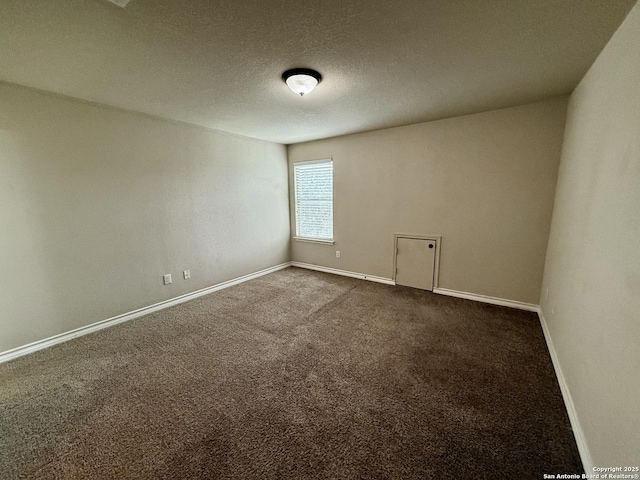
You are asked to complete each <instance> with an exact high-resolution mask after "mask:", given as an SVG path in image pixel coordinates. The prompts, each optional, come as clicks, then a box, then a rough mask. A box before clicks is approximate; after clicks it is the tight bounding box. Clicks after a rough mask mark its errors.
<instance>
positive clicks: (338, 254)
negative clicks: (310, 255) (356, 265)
mask: <svg viewBox="0 0 640 480" xmlns="http://www.w3.org/2000/svg"><path fill="white" fill-rule="evenodd" d="M336 258H340V250H336Z"/></svg>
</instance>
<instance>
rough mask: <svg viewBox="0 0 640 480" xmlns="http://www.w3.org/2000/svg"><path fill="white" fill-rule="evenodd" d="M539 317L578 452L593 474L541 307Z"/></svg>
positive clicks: (587, 449)
mask: <svg viewBox="0 0 640 480" xmlns="http://www.w3.org/2000/svg"><path fill="white" fill-rule="evenodd" d="M538 317H539V318H540V325H541V326H542V331H543V332H544V339H545V340H546V342H547V349H548V350H549V354H550V355H551V361H552V362H553V368H554V370H555V371H556V377H557V378H558V384H559V385H560V391H561V392H562V398H563V399H564V405H565V408H566V409H567V414H568V415H569V421H570V422H571V428H572V429H573V436H574V437H575V439H576V444H577V445H578V452H579V453H580V459H581V460H582V466H583V468H584V471H585V473H587V474H593V467H594V465H593V459H592V458H591V452H589V446H588V445H587V439H586V437H585V436H584V432H583V431H582V427H581V426H580V421H579V420H578V413H577V412H576V407H575V404H574V403H573V398H572V397H571V392H570V391H569V386H568V385H567V381H566V380H565V378H564V374H563V373H562V368H561V367H560V361H559V360H558V355H557V353H556V349H555V347H554V346H553V340H551V332H549V327H548V326H547V321H546V320H545V318H544V315H543V313H542V309H541V308H538Z"/></svg>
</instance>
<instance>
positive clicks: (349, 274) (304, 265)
mask: <svg viewBox="0 0 640 480" xmlns="http://www.w3.org/2000/svg"><path fill="white" fill-rule="evenodd" d="M291 266H292V267H298V268H306V269H307V270H317V271H318V272H325V273H333V274H334V275H342V276H343V277H352V278H359V279H361V280H369V281H370V282H377V283H384V284H386V285H395V284H396V282H394V281H393V280H392V279H390V278H385V277H377V276H375V275H367V274H366V273H356V272H349V271H347V270H340V269H337V268H329V267H321V266H320V265H312V264H311V263H302V262H291Z"/></svg>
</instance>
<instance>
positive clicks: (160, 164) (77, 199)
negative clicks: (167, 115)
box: [0, 83, 289, 352]
mask: <svg viewBox="0 0 640 480" xmlns="http://www.w3.org/2000/svg"><path fill="white" fill-rule="evenodd" d="M287 190H288V185H287V161H286V148H285V147H284V146H282V145H277V144H273V143H267V142H262V141H257V140H251V139H247V138H243V137H238V136H233V135H228V134H222V133H218V132H213V131H208V130H205V129H203V128H199V127H192V126H187V125H182V124H176V123H171V122H166V121H162V120H158V119H154V118H151V117H148V116H144V115H140V114H135V113H127V112H124V111H119V110H115V109H111V108H103V107H99V106H95V105H90V104H87V103H82V102H79V101H75V100H70V99H67V98H63V97H57V96H53V95H49V94H44V93H41V92H37V91H35V90H31V89H27V88H23V87H18V86H14V85H9V84H3V83H0V352H1V351H5V350H8V349H10V348H13V347H17V346H20V345H24V344H26V343H29V342H32V341H35V340H39V339H43V338H46V337H49V336H51V335H54V334H58V333H61V332H65V331H68V330H70V329H73V328H76V327H80V326H83V325H87V324H90V323H93V322H96V321H99V320H103V319H106V318H109V317H111V316H114V315H117V314H121V313H124V312H128V311H131V310H134V309H136V308H140V307H144V306H148V305H151V304H154V303H156V302H159V301H162V300H165V299H168V298H172V297H175V296H178V295H181V294H184V293H187V292H191V291H194V290H197V289H200V288H204V287H207V286H210V285H213V284H216V283H219V282H221V281H224V280H228V279H231V278H235V277H238V276H241V275H244V274H247V273H251V272H255V271H257V270H260V269H263V268H266V267H270V266H273V265H276V264H280V263H282V262H286V261H288V260H289V217H288V215H289V211H288V193H287ZM184 269H190V270H191V275H192V278H191V279H190V280H183V279H182V274H181V272H182V270H184ZM165 273H171V274H172V275H173V279H174V283H173V284H172V285H169V286H164V285H163V284H162V275H163V274H165Z"/></svg>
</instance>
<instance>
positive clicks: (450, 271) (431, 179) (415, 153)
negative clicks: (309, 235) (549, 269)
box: [289, 97, 567, 304]
mask: <svg viewBox="0 0 640 480" xmlns="http://www.w3.org/2000/svg"><path fill="white" fill-rule="evenodd" d="M566 101H567V100H566V98H565V97H562V98H556V99H552V100H548V101H545V102H540V103H535V104H530V105H524V106H519V107H514V108H506V109H503V110H495V111H491V112H486V113H480V114H476V115H469V116H464V117H457V118H451V119H447V120H441V121H436V122H428V123H421V124H417V125H411V126H406V127H399V128H392V129H387V130H379V131H375V132H370V133H365V134H359V135H350V136H345V137H338V138H333V139H328V140H320V141H315V142H309V143H303V144H296V145H291V146H289V163H290V175H291V174H292V168H293V167H292V163H293V162H295V161H301V160H310V159H316V158H327V157H332V158H333V160H334V190H335V191H334V205H335V207H334V209H335V211H334V236H335V245H334V246H331V245H319V244H312V243H302V242H297V241H293V242H292V247H291V248H292V259H293V260H294V261H299V262H305V263H311V264H316V265H322V266H326V267H332V268H338V269H342V270H348V271H353V272H357V273H364V274H369V275H377V276H380V277H387V278H391V277H393V234H394V233H397V232H399V233H413V234H431V235H442V250H441V252H442V253H441V262H440V287H441V288H449V289H453V290H459V291H463V292H470V293H476V294H482V295H489V296H493V297H499V298H505V299H509V300H516V301H521V302H526V303H534V304H538V301H539V295H540V285H541V281H542V273H543V267H544V258H545V251H546V246H547V240H548V233H549V226H550V221H551V211H552V206H553V195H554V191H555V185H556V175H557V169H558V163H559V160H560V151H561V144H562V135H563V128H564V122H565V110H566ZM291 203H293V200H291ZM291 219H292V231H294V232H295V223H294V222H295V219H294V217H293V213H292V215H291ZM336 250H340V251H341V255H342V258H340V259H337V258H335V251H336Z"/></svg>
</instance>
